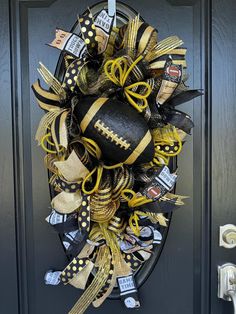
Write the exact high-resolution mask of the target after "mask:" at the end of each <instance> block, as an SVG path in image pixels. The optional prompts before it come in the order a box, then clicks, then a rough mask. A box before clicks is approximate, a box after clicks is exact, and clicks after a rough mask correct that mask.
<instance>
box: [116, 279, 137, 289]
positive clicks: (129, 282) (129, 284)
mask: <svg viewBox="0 0 236 314" xmlns="http://www.w3.org/2000/svg"><path fill="white" fill-rule="evenodd" d="M118 283H119V287H120V292H124V291H128V290H133V289H135V284H134V281H133V277H132V276H127V277H120V278H118Z"/></svg>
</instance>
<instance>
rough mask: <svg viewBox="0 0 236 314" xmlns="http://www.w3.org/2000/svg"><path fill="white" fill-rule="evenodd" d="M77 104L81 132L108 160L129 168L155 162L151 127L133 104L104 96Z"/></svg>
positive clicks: (88, 98) (75, 111)
mask: <svg viewBox="0 0 236 314" xmlns="http://www.w3.org/2000/svg"><path fill="white" fill-rule="evenodd" d="M76 103H77V104H76V106H75V109H74V114H75V115H76V118H77V120H78V122H79V125H80V128H81V131H82V133H83V135H84V136H85V137H87V138H90V139H92V140H94V141H95V142H96V143H97V145H98V146H99V148H100V149H101V152H102V155H103V159H104V160H109V161H112V162H114V163H120V162H122V163H124V164H127V165H132V164H142V163H148V162H150V161H152V159H153V157H154V143H153V139H152V135H151V133H150V131H149V128H148V125H147V123H146V121H145V120H144V118H143V117H142V116H141V115H140V114H139V113H138V112H137V111H136V110H135V109H134V108H132V107H131V106H130V105H129V104H127V103H124V102H122V101H119V100H117V99H109V98H103V97H100V98H97V97H87V98H83V99H77V100H76Z"/></svg>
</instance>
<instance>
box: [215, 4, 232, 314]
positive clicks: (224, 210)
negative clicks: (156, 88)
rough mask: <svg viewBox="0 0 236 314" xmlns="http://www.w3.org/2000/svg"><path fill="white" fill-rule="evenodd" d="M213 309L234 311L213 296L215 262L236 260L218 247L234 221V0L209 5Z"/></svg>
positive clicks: (227, 251)
mask: <svg viewBox="0 0 236 314" xmlns="http://www.w3.org/2000/svg"><path fill="white" fill-rule="evenodd" d="M212 12H213V17H212V39H213V41H212V76H213V78H214V79H213V80H212V248H211V249H212V266H211V278H212V282H213V287H212V310H211V311H212V313H217V314H223V313H233V305H232V303H231V302H225V301H223V300H219V299H217V298H216V293H215V290H216V289H217V266H218V265H222V264H225V263H229V262H231V263H234V264H236V250H235V248H234V249H225V248H222V247H221V248H220V247H219V245H218V243H219V226H223V225H225V224H235V225H236V194H235V183H236V171H235V168H236V158H235V156H236V141H235V134H236V123H235V121H236V105H235V93H236V88H235V86H236V85H235V78H236V76H235V73H236V65H235V51H236V21H235V14H236V3H235V1H233V0H230V1H227V2H224V3H222V1H219V0H217V1H215V2H214V3H213V7H212Z"/></svg>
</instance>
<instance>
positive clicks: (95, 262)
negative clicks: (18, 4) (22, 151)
mask: <svg viewBox="0 0 236 314" xmlns="http://www.w3.org/2000/svg"><path fill="white" fill-rule="evenodd" d="M115 21H116V18H115V15H114V16H111V15H109V14H108V11H107V9H105V8H104V9H102V10H101V11H100V12H98V13H97V14H96V15H93V14H92V13H91V11H90V10H89V9H88V10H87V11H86V12H85V13H84V14H83V15H80V16H79V17H78V23H79V26H80V32H79V33H76V32H67V31H64V30H62V29H56V36H55V39H54V40H53V41H52V42H51V43H50V44H49V45H50V46H52V47H55V48H57V49H60V50H61V58H62V59H63V66H64V68H65V73H64V77H63V78H62V79H60V80H59V79H58V78H57V77H56V75H53V74H52V73H51V72H50V71H49V70H48V69H47V68H46V67H45V66H44V65H43V64H42V63H40V65H39V68H38V71H39V73H40V74H41V76H42V78H43V80H44V81H45V82H46V83H47V85H48V86H49V89H48V90H47V89H44V88H43V87H42V86H41V84H40V81H39V80H38V81H36V82H35V83H34V84H33V85H32V89H33V91H34V94H35V96H36V99H37V102H38V104H39V106H40V108H42V109H43V110H44V111H45V115H44V116H43V117H42V119H41V121H40V123H39V127H38V130H37V133H36V140H37V141H38V143H39V145H40V146H41V147H42V148H43V149H44V150H45V152H46V153H47V154H46V156H45V165H46V167H47V168H48V170H49V173H50V180H49V182H50V185H51V188H52V189H53V198H52V201H51V207H52V211H51V213H50V215H49V216H48V217H47V218H46V220H47V221H48V223H49V224H50V225H52V226H53V228H54V229H55V230H56V231H57V232H58V233H59V235H60V238H61V241H62V244H63V247H64V249H65V253H66V255H67V257H68V259H69V262H68V265H66V266H65V269H64V270H62V271H48V272H47V273H46V275H45V283H46V284H52V285H57V284H59V283H63V284H64V285H67V284H70V285H72V286H74V287H76V288H79V289H84V290H85V291H84V293H83V294H82V296H81V297H80V299H79V300H78V301H77V303H76V304H75V305H74V307H73V308H72V310H71V311H70V312H69V313H70V314H75V313H77V314H78V313H84V311H85V310H86V309H87V308H88V306H89V305H90V304H91V303H92V304H93V305H94V306H95V307H98V306H100V305H101V304H102V303H103V302H104V300H105V299H106V298H107V297H108V296H109V295H110V294H111V293H112V291H113V290H114V288H115V287H116V288H117V289H118V290H119V294H120V297H121V299H122V300H123V302H124V304H125V306H126V307H127V308H137V307H140V301H139V297H138V293H137V285H136V283H135V279H136V277H135V274H136V273H138V272H139V271H140V269H142V267H143V265H145V264H146V263H147V261H148V260H149V259H150V257H151V256H152V255H153V254H154V253H155V251H156V250H158V247H160V245H161V243H162V242H163V236H162V235H163V234H162V232H161V230H163V228H166V227H167V223H168V219H167V218H168V217H169V216H168V215H169V213H170V212H172V211H173V210H175V209H177V208H179V207H180V206H181V205H183V204H184V202H183V200H184V198H186V197H185V196H181V195H176V194H175V193H174V188H175V184H176V180H177V173H176V171H177V167H176V166H175V164H176V163H175V160H176V156H177V155H178V154H179V153H180V152H181V150H182V146H183V144H184V141H185V137H186V135H187V134H190V131H191V128H192V127H193V122H192V120H191V118H190V117H189V116H188V115H187V114H186V113H184V112H181V111H179V110H177V109H176V107H177V106H178V105H180V104H182V103H184V102H187V101H189V100H191V99H193V98H195V97H197V96H199V95H201V91H199V90H191V89H189V88H188V86H187V85H186V80H187V75H186V71H185V69H186V59H185V56H186V48H183V47H182V44H183V41H182V40H181V39H180V38H179V37H177V36H171V37H168V38H166V39H164V40H158V31H157V30H156V29H155V28H153V27H152V26H150V25H149V24H147V23H146V22H145V21H144V20H143V19H142V18H141V17H140V16H139V14H137V15H135V17H134V18H132V19H130V20H129V21H128V22H127V23H123V25H120V26H119V27H117V26H116V25H115Z"/></svg>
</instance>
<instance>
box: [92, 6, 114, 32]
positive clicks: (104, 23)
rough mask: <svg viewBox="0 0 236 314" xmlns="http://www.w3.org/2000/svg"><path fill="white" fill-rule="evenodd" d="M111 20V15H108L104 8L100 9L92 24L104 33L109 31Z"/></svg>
mask: <svg viewBox="0 0 236 314" xmlns="http://www.w3.org/2000/svg"><path fill="white" fill-rule="evenodd" d="M112 20H113V17H110V16H109V15H108V14H107V12H106V11H105V10H102V11H101V12H100V13H99V14H98V16H97V18H96V20H95V22H94V24H95V26H96V27H100V28H101V29H102V30H104V31H105V32H106V33H109V32H110V28H111V25H112Z"/></svg>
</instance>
